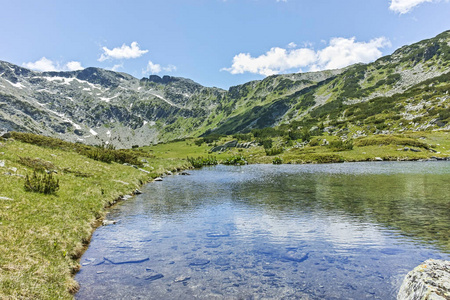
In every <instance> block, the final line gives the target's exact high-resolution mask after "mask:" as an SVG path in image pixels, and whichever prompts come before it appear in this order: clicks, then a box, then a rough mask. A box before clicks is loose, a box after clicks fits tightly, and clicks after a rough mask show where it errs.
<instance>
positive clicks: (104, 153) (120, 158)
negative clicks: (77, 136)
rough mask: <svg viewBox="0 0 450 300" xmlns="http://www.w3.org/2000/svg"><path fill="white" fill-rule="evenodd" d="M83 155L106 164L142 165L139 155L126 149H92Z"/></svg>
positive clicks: (84, 151) (107, 147)
mask: <svg viewBox="0 0 450 300" xmlns="http://www.w3.org/2000/svg"><path fill="white" fill-rule="evenodd" d="M81 154H82V155H85V156H87V157H88V158H91V159H93V160H97V161H101V162H105V163H111V162H113V161H114V162H117V163H120V164H124V163H128V164H131V165H137V166H141V165H142V162H140V161H139V159H138V155H137V154H136V153H134V152H133V151H130V150H124V149H122V150H115V149H114V148H113V147H112V146H104V147H92V148H91V149H86V150H83V151H81Z"/></svg>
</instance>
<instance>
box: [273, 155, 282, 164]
mask: <svg viewBox="0 0 450 300" xmlns="http://www.w3.org/2000/svg"><path fill="white" fill-rule="evenodd" d="M272 163H273V164H274V165H281V164H282V163H283V159H282V158H281V157H278V156H277V157H275V158H274V159H273V160H272Z"/></svg>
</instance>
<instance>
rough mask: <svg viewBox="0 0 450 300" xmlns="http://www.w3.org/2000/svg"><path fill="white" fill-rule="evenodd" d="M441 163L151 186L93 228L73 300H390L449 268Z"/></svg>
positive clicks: (201, 178) (298, 170) (205, 177)
mask: <svg viewBox="0 0 450 300" xmlns="http://www.w3.org/2000/svg"><path fill="white" fill-rule="evenodd" d="M449 179H450V164H449V163H448V162H427V163H417V162H416V163H349V164H333V165H295V166H289V165H282V166H268V165H252V166H244V167H225V166H218V167H213V168H208V169H203V170H199V171H194V172H193V175H192V176H172V177H170V178H167V179H166V180H165V181H163V182H157V183H152V184H149V185H148V186H147V187H146V188H145V190H144V194H143V195H140V196H138V197H136V198H135V199H133V200H130V201H128V202H125V203H122V205H120V206H117V207H116V208H115V209H114V210H113V211H112V212H111V215H110V218H113V219H121V221H120V222H119V223H118V224H117V225H114V226H107V227H101V228H99V229H98V230H97V231H96V232H95V233H94V237H93V239H92V242H91V245H90V247H89V249H88V250H87V252H86V253H85V255H84V256H83V258H82V260H81V263H82V269H81V271H80V273H79V274H77V276H76V280H78V281H79V282H80V283H81V290H80V292H79V293H78V294H77V295H76V298H78V299H107V298H108V299H111V298H112V299H122V298H133V297H135V298H147V299H148V298H152V299H190V298H206V299H211V298H212V299H214V298H217V299H222V298H227V297H228V298H232V299H233V298H245V299H246V298H256V299H261V298H283V297H284V298H289V299H291V298H294V299H295V298H302V299H323V298H327V299H349V298H353V299H362V298H369V299H394V298H395V295H396V292H397V289H398V288H399V285H400V284H401V280H402V279H403V277H404V275H405V274H406V273H407V272H408V271H409V270H410V269H412V268H414V267H415V266H416V265H417V264H419V263H420V262H422V261H423V260H425V259H427V258H441V259H449V258H450V244H449V239H450V237H449V234H448V233H449V232H450V230H449V229H450V214H448V212H449V211H450V201H449V200H448V199H447V198H446V197H447V195H448V194H449V192H450V191H449V188H448V185H447V183H448V180H449Z"/></svg>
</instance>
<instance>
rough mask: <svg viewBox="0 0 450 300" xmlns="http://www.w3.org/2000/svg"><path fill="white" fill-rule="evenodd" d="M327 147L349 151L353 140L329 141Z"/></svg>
mask: <svg viewBox="0 0 450 300" xmlns="http://www.w3.org/2000/svg"><path fill="white" fill-rule="evenodd" d="M328 147H329V148H330V149H331V150H333V151H335V152H337V151H349V150H352V149H353V141H352V140H346V141H341V140H338V141H331V142H330V144H329V145H328Z"/></svg>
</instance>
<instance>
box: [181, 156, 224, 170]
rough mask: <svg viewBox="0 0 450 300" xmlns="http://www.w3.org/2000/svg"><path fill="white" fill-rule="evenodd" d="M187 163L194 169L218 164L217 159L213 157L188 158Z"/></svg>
mask: <svg viewBox="0 0 450 300" xmlns="http://www.w3.org/2000/svg"><path fill="white" fill-rule="evenodd" d="M187 161H188V162H189V163H190V164H191V165H192V166H193V167H194V168H201V167H203V166H214V165H217V164H218V161H217V158H216V157H215V156H209V155H208V156H207V157H203V156H199V157H197V158H194V157H188V158H187Z"/></svg>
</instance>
